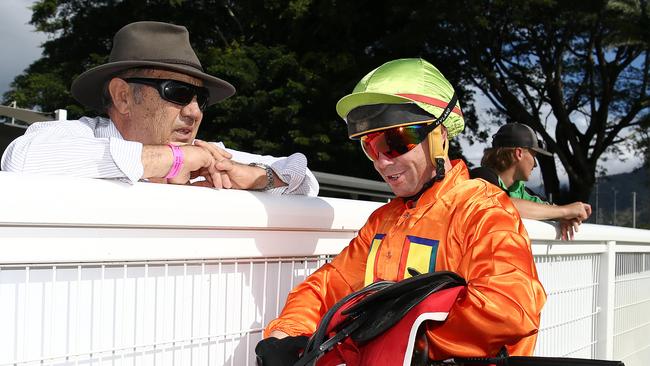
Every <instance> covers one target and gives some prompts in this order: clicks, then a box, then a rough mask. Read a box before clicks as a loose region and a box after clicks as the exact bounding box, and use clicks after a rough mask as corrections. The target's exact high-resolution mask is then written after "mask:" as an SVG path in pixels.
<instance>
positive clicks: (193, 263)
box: [0, 172, 650, 366]
mask: <svg viewBox="0 0 650 366" xmlns="http://www.w3.org/2000/svg"><path fill="white" fill-rule="evenodd" d="M0 191H2V192H3V194H2V196H1V198H0V365H37V364H38V365H43V364H57V365H59V364H61V365H68V364H93V365H99V364H102V365H103V364H110V365H116V364H117V365H122V364H129V365H133V364H136V365H153V364H162V365H167V364H181V365H189V364H193V365H254V358H253V357H252V349H253V348H254V345H255V344H256V342H257V341H258V340H259V339H260V336H261V330H262V328H263V326H264V325H265V324H266V323H267V322H268V321H269V320H270V319H272V318H273V317H275V316H276V315H277V313H278V311H279V310H280V309H281V308H282V306H283V303H284V299H285V296H286V293H287V292H288V291H289V290H290V289H291V288H292V287H293V286H294V285H295V284H296V283H298V282H299V281H301V280H302V279H303V278H304V277H305V276H307V275H308V274H309V273H311V272H313V271H314V270H315V269H316V268H318V267H319V266H320V265H322V263H324V262H325V261H326V260H327V259H328V258H329V257H330V256H331V255H335V254H336V253H338V252H339V251H340V250H341V249H342V248H343V247H344V246H345V245H347V243H348V241H349V240H350V239H351V238H352V237H354V235H355V233H356V230H357V229H358V228H360V227H361V225H363V223H364V222H365V219H366V218H367V216H368V215H369V214H370V212H372V210H374V209H375V208H376V207H378V206H379V204H377V203H371V202H360V201H350V200H341V199H331V198H305V197H275V196H270V195H267V194H263V193H251V192H241V191H215V190H210V189H207V188H195V187H178V186H166V185H156V184H147V183H137V184H135V185H133V186H129V185H126V184H123V183H119V182H114V181H101V180H90V179H75V178H62V177H48V178H43V177H39V176H24V175H17V174H11V173H5V172H0ZM525 224H526V227H527V229H528V231H529V233H530V236H531V238H532V239H533V254H534V255H535V259H536V262H537V264H538V270H539V272H540V276H541V279H542V282H543V284H544V286H545V288H546V290H547V292H548V294H549V297H548V302H547V305H546V307H545V309H544V313H543V316H542V325H541V329H540V337H539V342H538V346H537V349H536V353H537V354H538V355H553V356H568V357H586V358H595V357H599V358H615V359H623V360H624V361H625V362H626V364H627V365H628V366H629V365H645V364H649V363H650V315H649V314H650V290H648V289H650V255H649V254H648V253H649V252H650V232H648V231H644V230H635V229H626V228H617V227H609V226H598V225H583V226H582V227H581V230H580V232H579V233H578V235H577V237H576V241H574V242H571V243H566V242H561V241H556V240H555V237H556V229H555V227H554V226H553V225H551V224H549V223H542V222H536V221H526V222H525Z"/></svg>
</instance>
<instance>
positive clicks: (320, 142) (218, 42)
mask: <svg viewBox="0 0 650 366" xmlns="http://www.w3.org/2000/svg"><path fill="white" fill-rule="evenodd" d="M417 4H418V3H417V2H415V1H406V2H400V3H399V4H393V2H390V1H373V2H370V1H365V2H334V1H311V0H297V1H287V0H267V1H263V2H260V1H257V0H255V1H238V2H231V1H216V0H201V1H183V0H148V1H141V0H122V1H118V0H40V1H38V2H37V3H36V4H35V5H34V8H33V17H32V21H31V23H32V24H34V25H35V26H36V28H37V29H38V30H40V31H43V32H47V33H49V34H50V35H51V38H50V39H49V40H48V41H47V42H46V43H45V44H44V52H43V57H42V58H41V59H40V60H38V61H36V62H35V63H34V64H32V65H31V66H30V67H29V68H28V69H27V71H26V72H25V73H24V74H23V75H20V76H19V77H17V78H16V80H15V81H14V83H13V85H12V86H13V89H12V90H11V91H10V92H9V93H7V94H6V95H5V99H12V100H13V99H16V100H18V102H19V105H21V106H40V107H41V108H42V109H43V110H54V109H56V108H61V107H64V108H67V109H68V110H69V111H70V114H71V115H72V116H80V115H82V114H89V113H92V112H91V111H84V110H83V108H82V107H81V106H79V105H78V104H76V102H75V101H74V100H73V99H72V98H71V96H70V94H69V91H68V90H69V86H70V83H71V82H72V80H73V79H74V78H75V77H76V76H77V75H79V74H80V73H81V72H83V71H84V70H86V69H88V68H90V67H93V66H95V65H98V64H101V63H104V62H106V60H107V57H108V53H109V51H110V47H111V40H112V36H113V35H114V33H115V32H116V31H117V30H118V29H119V28H120V27H122V26H124V25H125V24H128V23H130V22H133V21H137V20H158V21H166V22H171V23H175V24H182V25H185V26H186V27H187V28H188V29H189V31H190V38H191V40H192V43H193V46H194V48H195V49H196V50H197V51H198V53H199V58H200V59H201V61H202V63H203V66H204V68H205V69H206V70H207V71H208V72H209V73H212V74H214V75H218V76H220V77H223V78H224V79H226V80H228V81H230V82H232V83H233V85H235V87H236V88H237V90H238V91H237V94H236V95H235V96H234V97H231V98H229V99H227V100H226V101H224V102H222V103H220V104H218V105H217V106H216V107H213V108H211V109H209V110H208V111H206V114H205V116H204V120H203V125H202V126H201V130H200V135H199V136H200V137H201V138H203V139H208V140H223V141H224V142H225V143H226V144H227V145H229V146H232V147H234V148H239V149H243V150H247V151H251V152H256V153H264V154H274V155H286V154H290V153H293V152H295V151H301V152H303V153H305V154H306V155H307V156H308V159H309V161H310V166H311V167H312V168H313V169H315V170H322V171H329V172H333V173H339V174H348V175H354V176H360V177H368V178H377V176H376V173H375V172H374V170H373V169H372V165H371V164H368V161H367V159H366V158H365V157H364V155H363V153H362V152H361V150H360V148H359V146H358V144H356V143H354V142H352V141H350V140H348V138H347V133H346V127H345V124H344V123H343V122H342V121H341V120H340V118H339V117H338V116H337V115H336V112H335V109H334V106H335V104H336V102H337V101H338V99H339V98H341V97H342V96H344V95H345V94H347V93H348V92H350V91H351V90H352V88H353V87H354V84H355V83H356V82H357V81H358V80H359V79H360V78H361V77H362V76H363V75H364V74H365V73H367V72H368V71H370V70H372V69H373V68H375V67H377V66H379V65H380V64H382V63H384V62H386V61H388V60H390V59H394V58H398V57H417V56H426V57H427V58H428V59H429V60H430V61H431V62H433V63H434V64H436V65H437V66H438V67H439V68H440V69H441V70H442V71H443V72H444V73H445V74H446V75H447V76H448V77H449V78H450V80H451V81H452V82H453V83H454V84H456V85H458V89H459V93H460V95H461V100H464V101H465V100H468V101H470V100H471V90H467V89H465V88H463V87H462V85H460V83H459V79H458V76H459V75H460V72H459V70H458V66H457V63H456V62H454V61H453V60H452V61H450V60H449V59H448V58H446V57H445V55H442V54H438V53H431V52H428V50H427V49H426V48H425V46H424V45H422V44H421V43H420V40H421V39H422V36H423V35H422V34H418V35H417V36H415V37H406V38H404V39H402V38H400V37H395V34H397V33H400V32H403V31H404V26H405V25H406V26H408V18H409V17H410V14H411V13H412V10H411V9H412V8H413V7H415V6H417ZM400 34H404V33H400ZM45 91H47V92H45ZM463 111H464V113H465V116H466V119H467V122H468V126H469V127H470V129H472V130H476V127H477V126H476V118H475V116H474V113H473V108H472V106H471V103H466V104H465V105H464V108H463ZM452 152H453V153H454V155H456V156H458V155H460V152H459V146H458V144H453V145H452Z"/></svg>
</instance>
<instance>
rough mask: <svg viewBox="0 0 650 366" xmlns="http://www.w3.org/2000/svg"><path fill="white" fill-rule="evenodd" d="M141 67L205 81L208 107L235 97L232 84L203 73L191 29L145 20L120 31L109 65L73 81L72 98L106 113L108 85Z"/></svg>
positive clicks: (87, 72) (114, 40)
mask: <svg viewBox="0 0 650 366" xmlns="http://www.w3.org/2000/svg"><path fill="white" fill-rule="evenodd" d="M139 67H144V68H152V69H163V70H169V71H176V72H179V73H182V74H186V75H189V76H193V77H195V78H198V79H201V80H203V86H204V87H205V88H207V89H208V91H209V92H210V98H209V99H208V105H213V104H215V103H217V102H219V101H221V100H223V99H226V98H228V97H229V96H231V95H233V94H235V88H234V87H233V86H232V85H231V84H230V83H228V82H227V81H225V80H221V79H219V78H217V77H215V76H212V75H209V74H206V73H205V72H204V71H203V67H202V66H201V63H200V62H199V59H198V57H197V56H196V53H195V52H194V50H193V49H192V46H191V45H190V37H189V33H188V31H187V28H185V27H183V26H178V25H173V24H169V23H161V22H150V21H145V22H136V23H131V24H128V25H125V26H124V27H122V29H120V30H119V31H117V33H116V34H115V37H114V38H113V49H112V50H111V54H110V56H109V59H108V63H106V64H104V65H100V66H97V67H94V68H92V69H90V70H88V71H86V72H84V73H83V74H81V75H79V76H78V77H77V78H76V79H75V80H74V81H73V82H72V87H71V92H72V96H73V97H74V98H75V99H76V100H77V101H78V102H79V103H81V104H83V105H84V106H86V107H89V108H92V109H94V110H97V111H102V109H103V106H102V92H103V88H104V84H105V83H106V82H107V81H109V80H110V79H111V78H113V77H114V76H115V75H117V74H119V73H120V72H122V71H125V70H128V69H133V68H139Z"/></svg>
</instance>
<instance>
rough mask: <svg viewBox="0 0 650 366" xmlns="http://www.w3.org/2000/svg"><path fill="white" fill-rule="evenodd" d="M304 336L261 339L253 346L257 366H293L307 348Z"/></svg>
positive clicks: (307, 339)
mask: <svg viewBox="0 0 650 366" xmlns="http://www.w3.org/2000/svg"><path fill="white" fill-rule="evenodd" d="M308 341H309V338H307V337H306V336H298V337H286V338H282V339H278V338H275V337H269V338H266V339H262V340H261V341H260V342H259V343H258V344H257V346H255V354H256V355H257V365H258V366H293V365H294V364H295V363H296V362H298V359H299V358H300V353H301V352H302V350H304V349H305V347H307V342H308Z"/></svg>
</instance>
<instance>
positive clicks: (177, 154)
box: [165, 144, 184, 179]
mask: <svg viewBox="0 0 650 366" xmlns="http://www.w3.org/2000/svg"><path fill="white" fill-rule="evenodd" d="M167 146H169V148H170V149H172V154H173V155H174V163H172V167H171V168H170V169H169V173H167V176H165V178H166V179H170V178H174V177H176V176H177V175H178V173H179V172H180V171H181V168H183V158H184V156H183V150H181V148H180V147H178V146H176V145H172V144H167Z"/></svg>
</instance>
